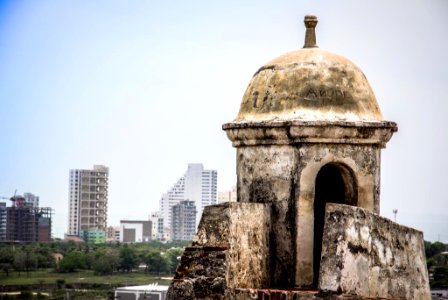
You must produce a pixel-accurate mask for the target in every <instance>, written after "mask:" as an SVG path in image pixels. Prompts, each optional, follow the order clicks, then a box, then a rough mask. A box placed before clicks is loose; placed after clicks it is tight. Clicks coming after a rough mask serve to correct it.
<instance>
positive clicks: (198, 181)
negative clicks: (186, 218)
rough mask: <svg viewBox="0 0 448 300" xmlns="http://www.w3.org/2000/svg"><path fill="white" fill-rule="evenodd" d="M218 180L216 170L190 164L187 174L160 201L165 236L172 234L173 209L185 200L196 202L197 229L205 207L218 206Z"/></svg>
mask: <svg viewBox="0 0 448 300" xmlns="http://www.w3.org/2000/svg"><path fill="white" fill-rule="evenodd" d="M217 180H218V172H217V171H216V170H204V166H203V165H202V164H188V168H187V171H186V172H185V174H184V175H183V176H182V177H180V178H179V179H178V180H177V182H176V183H175V184H174V185H173V186H172V187H171V188H170V189H169V190H168V191H167V192H166V193H165V194H163V195H162V198H161V199H160V212H161V216H162V218H163V232H164V235H168V234H170V233H171V224H172V207H173V206H174V205H176V204H178V203H179V202H180V201H183V200H190V201H193V202H194V204H195V206H196V224H195V227H196V228H197V226H198V225H199V221H200V220H201V216H202V211H203V210H204V207H205V206H207V205H212V204H216V196H217Z"/></svg>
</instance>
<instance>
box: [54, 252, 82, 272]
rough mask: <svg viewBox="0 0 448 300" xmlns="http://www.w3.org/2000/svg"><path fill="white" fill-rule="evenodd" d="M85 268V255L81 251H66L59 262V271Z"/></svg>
mask: <svg viewBox="0 0 448 300" xmlns="http://www.w3.org/2000/svg"><path fill="white" fill-rule="evenodd" d="M84 268H85V255H84V253H82V252H81V251H72V252H70V253H68V254H67V255H66V256H64V258H63V259H62V260H61V261H60V262H59V271H60V272H74V271H76V270H77V269H84Z"/></svg>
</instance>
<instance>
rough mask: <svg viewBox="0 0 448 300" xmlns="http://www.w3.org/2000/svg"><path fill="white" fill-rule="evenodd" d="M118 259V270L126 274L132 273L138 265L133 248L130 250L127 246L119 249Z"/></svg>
mask: <svg viewBox="0 0 448 300" xmlns="http://www.w3.org/2000/svg"><path fill="white" fill-rule="evenodd" d="M119 258H120V263H119V269H120V270H123V271H126V272H129V271H132V269H133V268H135V267H136V266H137V265H138V263H139V261H138V257H137V253H136V252H135V250H134V249H133V248H131V246H129V245H127V244H125V245H123V247H121V249H120V256H119Z"/></svg>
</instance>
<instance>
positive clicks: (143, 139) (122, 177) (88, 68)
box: [0, 0, 448, 242]
mask: <svg viewBox="0 0 448 300" xmlns="http://www.w3.org/2000/svg"><path fill="white" fill-rule="evenodd" d="M308 13H315V14H316V15H317V16H318V18H319V24H318V26H317V44H318V45H319V47H321V48H323V49H325V50H328V51H331V52H334V53H337V54H340V55H342V56H344V57H347V58H348V59H350V60H351V61H353V62H354V63H355V64H356V65H358V66H359V67H360V68H361V69H362V70H363V72H364V73H365V75H366V77H367V79H368V80H369V83H370V85H371V86H372V89H373V91H374V93H375V95H376V98H377V100H378V103H379V105H380V108H381V110H382V113H383V115H384V118H385V119H386V120H390V121H394V122H397V124H398V132H397V133H396V134H395V135H394V137H393V138H392V140H391V141H390V143H389V144H388V146H387V148H386V149H384V150H383V152H382V164H381V165H382V174H381V175H382V176H381V215H383V216H385V217H388V218H390V219H393V218H394V214H393V210H394V209H397V210H398V213H397V216H396V217H397V222H398V223H402V224H404V225H408V226H412V227H415V228H417V229H420V230H423V231H424V233H425V238H426V239H428V240H432V241H434V240H437V239H440V240H441V241H444V242H447V241H448V230H447V228H448V201H447V199H446V193H445V192H444V189H443V187H444V183H445V181H446V180H447V175H446V174H445V168H446V167H448V157H446V155H445V153H446V152H447V151H448V139H447V138H446V137H445V135H444V130H445V129H446V128H448V118H446V116H445V115H446V113H447V112H448V103H447V101H446V99H444V98H446V96H445V95H446V94H447V86H448V84H447V82H448V74H447V72H446V70H447V69H448V60H447V55H446V49H447V47H448V37H447V35H446V33H445V32H444V31H445V29H446V28H448V18H447V17H448V4H447V3H446V2H445V1H441V0H440V1H428V2H421V1H404V0H400V1H394V2H390V1H375V2H373V1H371V2H365V3H364V2H362V3H360V2H358V1H338V2H330V3H325V4H323V3H317V2H315V1H303V2H302V1H301V2H295V1H285V2H282V3H271V2H269V1H248V2H245V3H240V2H238V1H227V2H225V3H224V2H223V3H209V2H206V1H192V2H188V3H183V2H170V3H158V4H154V3H150V2H139V1H134V2H130V3H126V4H123V3H122V2H120V1H96V2H89V1H77V2H58V3H54V2H51V1H39V2H36V1H20V2H17V1H2V2H1V3H0V108H1V111H2V116H3V118H2V121H3V125H2V126H1V127H0V136H1V137H2V147H0V195H1V196H7V197H10V196H13V194H14V190H16V189H17V191H18V194H23V193H25V192H31V193H33V194H35V195H37V196H39V198H40V199H39V200H40V205H41V206H49V207H52V208H54V209H55V214H54V226H53V233H54V235H55V236H57V237H63V234H64V233H65V231H66V227H67V226H66V222H67V221H66V220H67V218H68V214H67V201H68V200H67V199H68V193H69V191H68V189H67V172H68V170H70V169H74V168H76V169H77V168H80V169H83V168H86V169H87V168H90V167H91V166H92V165H94V164H103V165H107V166H108V167H109V168H110V182H109V186H110V190H109V216H108V225H116V224H119V220H122V219H134V220H140V219H147V216H148V215H149V214H150V213H151V212H153V211H157V210H158V204H159V199H160V195H161V194H162V193H164V192H165V191H166V189H167V188H168V187H169V186H171V185H172V183H173V180H174V179H175V178H176V177H177V176H178V174H182V172H183V171H184V168H185V165H187V164H188V163H190V162H201V163H203V164H204V165H206V166H208V167H209V168H212V169H215V170H217V171H218V172H219V176H220V178H219V182H218V191H223V190H229V189H230V188H231V186H232V185H235V184H236V176H235V173H236V166H235V149H234V148H232V146H231V143H230V141H229V140H228V139H227V137H226V135H225V133H224V132H223V131H222V130H221V125H222V124H223V123H226V122H229V121H232V120H233V119H234V118H235V116H236V115H237V113H238V109H239V105H240V101H241V98H242V96H243V94H244V91H245V88H246V87H247V84H248V83H249V81H250V79H251V76H252V75H253V74H254V73H255V72H256V71H257V70H258V68H259V67H260V66H262V65H263V64H265V63H266V62H267V61H270V60H271V59H273V58H275V57H278V56H280V55H282V54H283V53H285V52H288V51H292V50H294V49H297V48H300V47H302V45H303V39H304V27H303V16H304V15H306V14H308ZM173 176H174V177H173ZM123 203H124V204H123Z"/></svg>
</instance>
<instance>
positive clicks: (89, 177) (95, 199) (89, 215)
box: [67, 165, 109, 236]
mask: <svg viewBox="0 0 448 300" xmlns="http://www.w3.org/2000/svg"><path fill="white" fill-rule="evenodd" d="M108 178H109V168H107V167H106V166H102V165H94V166H93V170H78V169H76V170H70V180H69V208H68V230H67V234H68V235H76V236H80V235H81V234H82V232H83V231H89V230H94V231H106V228H107V199H108Z"/></svg>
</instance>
